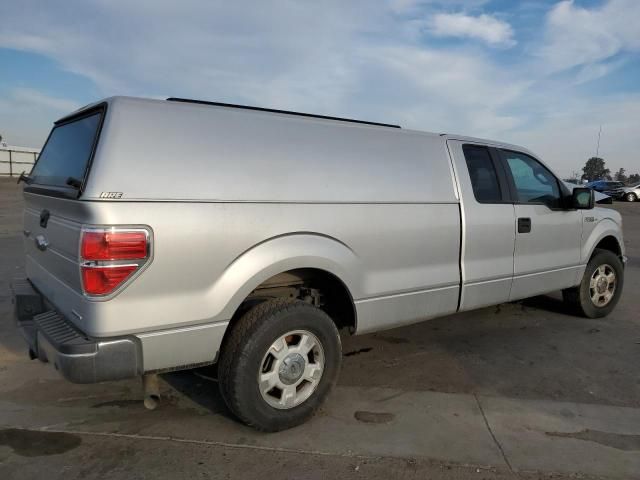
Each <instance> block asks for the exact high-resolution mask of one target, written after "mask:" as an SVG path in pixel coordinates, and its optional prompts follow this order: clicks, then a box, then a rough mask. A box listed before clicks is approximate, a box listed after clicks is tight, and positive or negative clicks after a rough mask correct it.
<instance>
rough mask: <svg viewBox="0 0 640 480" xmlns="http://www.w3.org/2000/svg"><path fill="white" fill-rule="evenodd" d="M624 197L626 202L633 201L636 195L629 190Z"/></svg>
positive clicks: (636, 197)
mask: <svg viewBox="0 0 640 480" xmlns="http://www.w3.org/2000/svg"><path fill="white" fill-rule="evenodd" d="M624 199H625V200H626V201H627V202H635V201H636V200H637V199H638V196H637V195H636V194H635V193H633V192H629V193H627V194H626V195H625V196H624Z"/></svg>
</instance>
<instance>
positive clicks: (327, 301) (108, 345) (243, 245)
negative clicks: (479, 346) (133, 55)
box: [14, 97, 625, 431]
mask: <svg viewBox="0 0 640 480" xmlns="http://www.w3.org/2000/svg"><path fill="white" fill-rule="evenodd" d="M21 179H22V180H24V184H25V186H24V199H25V211H24V236H25V243H24V245H25V254H26V277H27V278H24V279H18V280H17V281H15V282H14V295H15V303H16V317H17V322H18V325H19V327H20V328H21V330H22V332H23V333H24V336H25V338H26V340H27V343H28V345H29V352H30V355H31V356H32V358H39V359H40V360H43V361H48V362H50V363H52V364H53V365H54V366H55V368H56V369H58V370H59V371H60V372H61V373H62V375H63V376H64V377H66V378H67V379H69V380H70V381H72V382H79V383H89V382H102V381H106V380H117V379H123V378H129V377H135V376H143V377H144V378H151V376H153V375H155V374H157V373H159V372H166V371H171V370H178V369H188V368H194V367H197V366H202V365H209V364H217V372H218V379H219V385H220V390H221V393H222V396H223V397H224V399H225V401H226V402H227V404H228V405H229V407H230V409H231V410H232V411H233V412H234V413H235V414H236V415H237V416H238V417H239V418H240V419H241V420H242V421H244V422H245V423H247V424H249V425H252V426H254V427H255V428H258V429H261V430H265V431H275V430H281V429H285V428H289V427H292V426H294V425H297V424H300V423H302V422H303V421H305V420H306V419H307V418H309V416H310V415H312V414H313V412H314V411H315V410H316V409H317V408H318V406H319V405H320V404H321V402H322V401H323V400H324V398H325V397H326V396H327V394H328V392H329V391H330V389H331V387H332V386H333V385H334V384H335V382H336V379H337V377H338V373H339V369H340V361H341V357H342V354H341V344H340V336H339V334H338V331H339V330H344V331H345V332H350V333H352V334H362V333H368V332H374V331H377V330H382V329H388V328H393V327H397V326H400V325H406V324H410V323H412V322H418V321H421V320H425V319H429V318H433V317H438V316H442V315H447V314H451V313H454V312H461V311H465V310H471V309H476V308H480V307H485V306H488V305H493V304H498V303H501V302H510V301H514V300H518V299H522V298H525V297H530V296H533V295H539V294H543V293H547V292H551V291H555V290H562V291H563V293H564V298H565V300H566V301H567V302H568V304H570V306H571V308H573V309H574V310H575V312H576V313H578V314H581V315H585V316H588V317H602V316H605V315H607V314H608V313H609V312H610V311H611V310H612V309H613V308H614V306H615V305H616V303H617V301H618V299H619V297H620V294H621V291H622V286H623V275H624V260H625V257H624V243H623V240H622V230H621V218H620V215H619V214H618V213H617V212H615V211H614V210H611V209H604V208H594V196H593V193H592V191H591V190H590V189H586V188H575V189H573V191H570V190H569V189H568V188H567V187H566V186H565V185H564V184H563V183H562V182H560V181H559V180H558V179H557V177H556V176H555V175H554V174H553V173H552V172H551V171H550V170H549V168H547V167H546V166H545V165H544V164H543V163H542V162H541V161H540V160H539V159H538V158H537V157H536V156H535V155H533V154H532V153H531V152H529V151H527V150H526V149H524V148H521V147H518V146H514V145H508V144H504V143H499V142H494V141H489V140H481V139H477V138H469V137H463V136H459V135H438V134H432V133H424V132H418V131H411V130H405V129H401V128H400V127H397V126H394V125H386V124H379V123H373V122H364V121H355V120H349V119H342V118H333V117H323V116H317V115H309V114H300V113H295V112H285V111H278V110H268V109H260V108H253V107H242V106H236V105H227V104H216V103H210V102H201V101H193V100H184V99H175V98H172V99H168V100H146V99H138V98H126V97H114V98H109V99H106V100H104V101H101V102H99V103H96V104H93V105H89V106H87V107H84V108H82V109H80V110H79V111H76V112H74V113H72V114H71V115H69V116H67V117H65V118H62V119H61V120H59V121H57V122H56V123H55V125H54V128H53V130H52V131H51V134H50V135H49V138H48V140H47V142H46V144H45V146H44V149H43V150H42V153H41V154H40V157H39V159H38V161H37V163H36V165H35V167H34V168H33V171H32V172H31V173H30V174H29V175H23V176H22V177H21Z"/></svg>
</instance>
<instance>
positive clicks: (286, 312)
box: [218, 298, 342, 432]
mask: <svg viewBox="0 0 640 480" xmlns="http://www.w3.org/2000/svg"><path fill="white" fill-rule="evenodd" d="M341 359H342V351H341V344H340V336H339V334H338V330H337V329H336V326H335V324H334V322H333V321H332V320H331V318H330V317H329V316H328V315H327V314H326V313H325V312H323V311H322V310H320V309H319V308H316V307H314V306H312V305H310V304H308V303H305V302H302V301H298V300H290V299H286V298H282V299H275V300H269V301H267V302H264V303H261V304H259V305H257V306H256V307H254V308H252V309H251V310H249V311H248V312H247V313H246V314H244V315H243V316H242V317H241V318H240V319H239V320H238V321H237V322H236V323H235V324H234V325H233V326H232V327H231V331H230V332H229V335H228V337H227V338H226V340H225V343H224V344H223V346H222V349H221V352H220V361H219V363H218V377H219V385H220V392H221V394H222V397H223V398H224V400H225V402H226V403H227V405H228V407H229V408H230V409H231V411H232V412H233V413H234V414H235V415H236V416H237V417H238V418H239V419H240V420H242V421H243V422H244V423H246V424H247V425H249V426H252V427H254V428H256V429H258V430H262V431H266V432H276V431H279V430H285V429H287V428H291V427H294V426H296V425H300V424H302V423H304V422H305V421H306V420H307V419H309V418H310V417H311V416H312V415H313V414H314V413H315V411H316V410H317V409H318V407H320V405H321V404H322V403H323V401H324V399H325V398H326V396H327V395H328V394H329V391H330V390H331V389H332V388H333V386H334V385H335V383H336V380H337V377H338V373H339V371H340V362H341Z"/></svg>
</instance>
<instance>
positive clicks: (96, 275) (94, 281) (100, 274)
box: [82, 265, 138, 295]
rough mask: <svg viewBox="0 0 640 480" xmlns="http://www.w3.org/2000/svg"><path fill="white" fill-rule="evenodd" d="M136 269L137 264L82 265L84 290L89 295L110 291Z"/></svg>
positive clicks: (104, 293) (103, 293)
mask: <svg viewBox="0 0 640 480" xmlns="http://www.w3.org/2000/svg"><path fill="white" fill-rule="evenodd" d="M137 269H138V266H137V265H123V266H112V267H82V285H83V286H84V291H85V293H87V294H89V295H106V294H108V293H111V292H113V291H114V290H115V289H116V288H117V287H118V285H120V284H121V283H122V282H124V281H125V280H126V279H127V277H129V275H131V274H132V273H133V272H135V271H136V270H137Z"/></svg>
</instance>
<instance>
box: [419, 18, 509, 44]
mask: <svg viewBox="0 0 640 480" xmlns="http://www.w3.org/2000/svg"><path fill="white" fill-rule="evenodd" d="M428 30H429V32H430V33H431V34H432V35H435V36H437V37H459V38H471V39H476V40H482V41H483V42H485V43H487V44H489V45H492V46H502V47H512V46H514V45H515V44H516V41H515V40H514V38H513V36H514V35H513V29H512V28H511V25H509V24H508V23H507V22H504V21H502V20H499V19H497V18H495V17H492V16H491V15H487V14H482V15H479V16H477V17H474V16H471V15H466V14H464V13H437V14H435V15H433V17H432V18H431V20H430V21H429V22H428Z"/></svg>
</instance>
